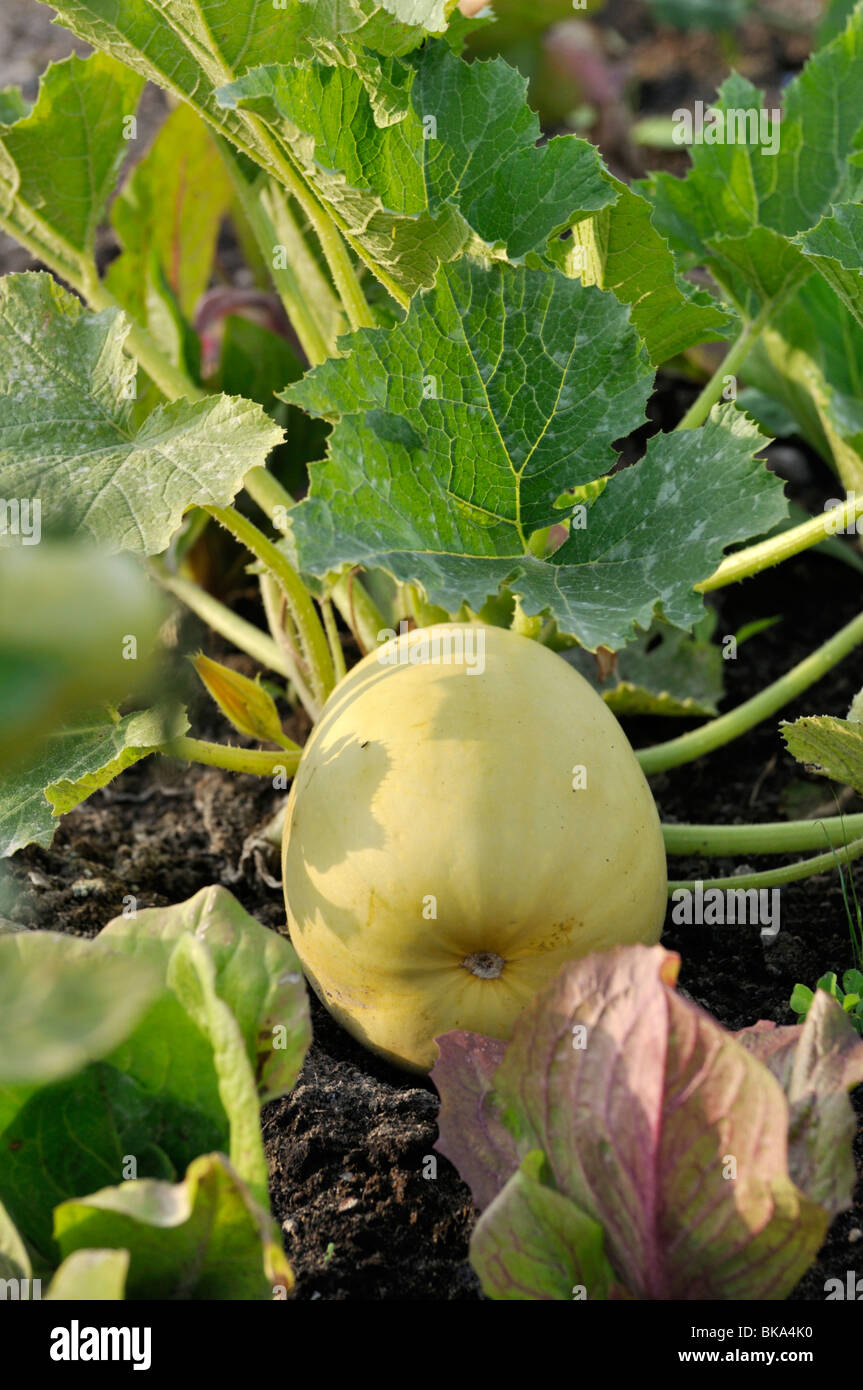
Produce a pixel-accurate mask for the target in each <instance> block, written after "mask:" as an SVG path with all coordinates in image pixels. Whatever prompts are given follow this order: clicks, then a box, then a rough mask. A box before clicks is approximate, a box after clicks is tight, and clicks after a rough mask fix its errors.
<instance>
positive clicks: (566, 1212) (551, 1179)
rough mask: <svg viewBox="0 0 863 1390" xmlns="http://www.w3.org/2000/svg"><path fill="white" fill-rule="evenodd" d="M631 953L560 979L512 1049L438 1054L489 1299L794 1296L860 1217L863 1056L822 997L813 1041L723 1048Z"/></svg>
mask: <svg viewBox="0 0 863 1390" xmlns="http://www.w3.org/2000/svg"><path fill="white" fill-rule="evenodd" d="M678 967H679V958H678V957H677V956H676V955H674V954H673V953H671V952H668V951H665V950H663V949H662V947H660V946H653V947H646V946H627V947H619V948H617V949H616V950H613V951H606V952H602V953H601V954H597V955H593V956H589V957H587V958H586V959H584V960H582V961H578V962H574V963H572V964H570V965H567V966H564V967H563V969H562V970H561V971H560V973H559V975H558V976H557V978H556V980H555V981H554V983H553V984H552V985H551V986H549V988H547V989H546V990H543V991H542V992H541V993H540V994H539V995H537V996H536V998H535V999H534V1001H533V1002H532V1004H531V1005H530V1006H529V1007H528V1009H527V1010H526V1011H525V1013H524V1014H523V1015H522V1018H521V1019H520V1020H519V1022H518V1024H517V1025H516V1029H515V1033H514V1036H513V1038H512V1041H511V1042H510V1043H509V1044H508V1045H505V1044H503V1043H500V1042H498V1041H496V1040H494V1039H490V1038H483V1037H481V1036H479V1035H477V1034H471V1033H463V1032H452V1033H447V1034H444V1035H443V1036H442V1037H441V1038H439V1039H438V1045H439V1049H440V1058H439V1061H438V1063H437V1065H436V1067H435V1069H434V1072H433V1074H432V1076H433V1080H434V1082H435V1084H436V1086H437V1088H438V1090H439V1092H440V1094H441V1102H442V1103H441V1112H440V1120H439V1124H440V1138H439V1140H438V1143H437V1147H438V1148H439V1149H440V1151H441V1152H442V1153H443V1154H445V1155H446V1156H447V1158H449V1159H450V1160H451V1161H452V1162H453V1163H454V1164H455V1166H456V1167H457V1168H458V1170H459V1172H460V1174H461V1176H462V1177H463V1178H464V1179H465V1181H466V1182H467V1183H468V1184H469V1185H470V1188H471V1191H472V1193H473V1196H474V1200H475V1202H476V1204H477V1206H479V1207H481V1208H482V1216H481V1217H480V1220H479V1222H478V1225H477V1227H476V1230H475V1232H474V1235H473V1238H472V1241H471V1259H472V1262H473V1264H474V1267H475V1268H476V1270H477V1272H478V1273H479V1276H480V1279H481V1281H482V1284H483V1288H484V1290H485V1292H486V1293H487V1294H488V1295H489V1296H490V1297H492V1298H496V1299H520V1300H524V1299H528V1300H531V1299H558V1300H559V1299H572V1298H576V1299H580V1298H589V1299H619V1298H637V1299H648V1300H653V1299H660V1300H666V1299H781V1298H784V1297H786V1296H787V1295H788V1293H789V1292H790V1291H791V1289H792V1288H793V1287H794V1285H795V1284H796V1283H797V1281H798V1280H799V1279H800V1278H801V1276H802V1275H803V1273H804V1272H805V1270H806V1269H807V1267H808V1266H809V1265H810V1264H811V1263H812V1261H813V1260H814V1258H815V1256H816V1254H817V1251H818V1248H819V1246H820V1245H821V1243H822V1241H823V1239H824V1236H825V1234H826V1232H827V1228H828V1226H829V1224H830V1221H831V1220H832V1218H833V1217H834V1216H835V1215H836V1214H837V1212H840V1211H843V1210H844V1209H846V1208H847V1207H849V1206H850V1205H851V1201H852V1194H853V1190H854V1182H855V1172H854V1161H853V1156H852V1151H851V1145H852V1141H853V1137H854V1127H855V1121H854V1113H853V1110H852V1108H851V1105H850V1102H849V1100H848V1098H847V1096H846V1094H845V1092H847V1091H848V1090H850V1089H851V1088H852V1087H853V1086H855V1085H857V1083H858V1082H860V1081H861V1080H863V1043H861V1042H860V1040H859V1039H858V1038H857V1037H856V1035H855V1033H854V1030H853V1028H852V1027H851V1024H850V1022H849V1020H848V1019H847V1017H846V1016H845V1015H844V1014H843V1012H842V1010H841V1009H840V1008H839V1007H838V1006H837V1005H836V1004H835V1003H834V1002H833V1000H831V999H830V998H829V997H828V995H827V994H826V993H824V992H823V991H819V992H818V994H817V995H816V998H815V1000H814V1001H813V1004H812V1007H811V1008H810V1010H809V1013H808V1015H807V1018H806V1021H805V1023H804V1024H803V1026H802V1028H797V1027H795V1026H791V1027H786V1028H781V1027H776V1026H775V1025H774V1024H771V1023H757V1024H755V1025H754V1027H752V1028H746V1029H744V1030H743V1031H742V1032H739V1033H729V1032H727V1031H726V1030H725V1029H724V1028H722V1027H721V1026H720V1025H719V1024H718V1023H717V1022H716V1021H715V1019H713V1018H711V1017H710V1015H709V1014H707V1013H705V1012H704V1010H703V1009H701V1008H700V1007H698V1006H697V1005H696V1004H694V1003H692V1002H690V1001H689V1000H688V999H686V998H684V997H683V996H682V995H681V994H679V993H678V992H677V990H676V988H675V983H676V979H677V971H678Z"/></svg>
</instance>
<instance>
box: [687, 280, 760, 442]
mask: <svg viewBox="0 0 863 1390" xmlns="http://www.w3.org/2000/svg"><path fill="white" fill-rule="evenodd" d="M775 308H776V305H775V304H774V303H772V302H771V303H770V304H765V306H764V308H763V309H762V310H761V312H760V313H758V314H757V315H756V316H755V318H754V319H752V320H751V321H750V322H749V323H747V324H746V325H745V327H744V328H743V331H742V332H741V334H740V336H739V337H738V339H737V341H736V342H735V343H734V344H733V346H732V347H731V349H730V350H729V352H728V353H726V355H725V357H724V358H723V359H722V361H721V362H720V364H719V366H718V367H717V368H716V371H715V372H714V373H713V376H712V377H711V378H710V380H709V381H708V382H707V385H706V386H705V387H704V389H703V390H702V391H701V393H700V394H699V395H698V396H697V397H696V399H695V400H694V401H693V402H692V405H691V406H690V407H689V409H688V410H687V412H686V414H685V415H684V416H683V419H682V420H680V422H679V423H678V425H677V426H676V428H677V429H679V430H694V429H697V428H698V426H699V425H703V424H704V421H705V420H706V419H707V417H708V415H709V414H710V412H711V410H712V409H713V407H714V406H715V405H716V402H717V401H718V400H720V399H721V398H722V392H723V390H724V389H725V378H726V377H729V376H736V375H737V373H738V371H739V370H740V368H741V367H742V366H743V363H744V361H745V360H746V358H747V356H748V355H749V351H750V349H751V348H752V347H753V345H754V344H755V342H756V341H757V339H758V336H759V334H760V333H761V332H762V330H763V329H764V328H765V327H766V325H767V322H768V320H769V318H770V315H771V314H772V313H773V311H774V309H775Z"/></svg>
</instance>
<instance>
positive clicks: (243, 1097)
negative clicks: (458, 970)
mask: <svg viewBox="0 0 863 1390" xmlns="http://www.w3.org/2000/svg"><path fill="white" fill-rule="evenodd" d="M309 1038H310V1028H309V1015H308V1002H307V999H306V993H305V988H304V985H303V982H302V975H301V974H300V970H299V964H298V962H297V959H296V956H295V955H294V953H293V951H292V949H291V947H290V945H289V944H288V942H287V941H285V940H284V939H283V938H281V937H279V936H277V935H276V934H275V933H273V932H270V931H267V930H266V929H265V928H264V927H262V926H260V925H259V923H257V922H256V921H255V920H254V919H253V918H251V917H249V916H248V914H247V913H246V912H244V911H243V909H242V908H241V907H240V905H239V903H238V902H237V901H236V900H235V899H234V898H233V897H232V896H231V894H230V893H228V892H227V891H226V890H225V889H223V888H207V889H203V890H202V891H201V892H200V893H198V894H196V896H195V897H194V898H191V899H190V900H189V901H188V902H186V903H180V904H179V905H178V906H176V907H172V908H164V909H162V908H153V909H148V910H145V911H141V912H139V913H137V915H136V916H134V917H118V918H116V919H115V920H114V921H113V922H109V923H108V925H107V926H106V927H105V928H104V929H103V931H102V932H101V933H100V934H99V936H97V937H96V938H95V939H94V940H93V941H86V940H82V939H80V938H78V937H72V936H62V935H59V934H57V933H55V932H42V931H39V932H17V933H16V932H13V933H11V934H6V935H2V936H0V1146H2V1150H3V1162H2V1164H0V1276H2V1277H3V1278H6V1279H33V1278H36V1279H40V1280H43V1281H46V1282H47V1281H48V1280H50V1283H48V1286H47V1296H48V1297H56V1298H75V1299H77V1298H92V1297H96V1296H98V1297H103V1298H124V1297H128V1298H159V1299H163V1298H174V1297H182V1298H188V1297H194V1298H241V1299H246V1298H255V1299H266V1298H271V1297H273V1289H274V1287H281V1288H282V1289H283V1290H284V1291H285V1292H287V1291H288V1290H289V1289H290V1288H291V1287H292V1285H293V1275H292V1273H291V1270H290V1267H289V1265H288V1264H287V1261H286V1260H285V1257H284V1254H283V1252H282V1246H281V1240H280V1238H279V1233H278V1230H277V1228H276V1227H275V1225H274V1223H273V1221H272V1218H271V1216H270V1210H269V1197H268V1193H267V1168H266V1162H265V1158H264V1151H263V1143H262V1140H261V1132H260V1122H259V1110H260V1107H261V1105H262V1104H264V1103H265V1102H266V1101H268V1100H273V1099H275V1098H276V1097H277V1096H280V1095H283V1094H284V1093H285V1092H286V1091H288V1090H290V1089H291V1087H292V1086H293V1084H294V1082H295V1081H296V1078H297V1075H298V1073H299V1069H300V1066H301V1065H302V1061H303V1058H304V1056H305V1052H306V1049H307V1047H308V1043H309ZM96 1290H101V1292H96Z"/></svg>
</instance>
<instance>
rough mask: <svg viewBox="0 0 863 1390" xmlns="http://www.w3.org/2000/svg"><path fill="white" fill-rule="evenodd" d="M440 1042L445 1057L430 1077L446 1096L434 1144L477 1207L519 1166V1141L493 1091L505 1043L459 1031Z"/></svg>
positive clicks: (498, 1189)
mask: <svg viewBox="0 0 863 1390" xmlns="http://www.w3.org/2000/svg"><path fill="white" fill-rule="evenodd" d="M435 1041H436V1042H437V1045H438V1052H439V1054H440V1056H439V1057H438V1060H437V1062H436V1063H435V1065H434V1068H433V1070H432V1074H431V1075H432V1080H433V1081H434V1084H435V1085H436V1086H437V1089H438V1091H439V1092H440V1095H441V1108H440V1115H439V1117H438V1128H439V1130H440V1138H439V1139H438V1141H437V1143H436V1144H435V1148H436V1149H437V1150H438V1152H439V1153H442V1154H443V1156H444V1158H448V1159H449V1160H450V1162H451V1163H452V1164H453V1165H454V1166H455V1167H456V1168H457V1169H458V1171H459V1174H460V1176H461V1178H462V1179H463V1181H464V1182H466V1183H467V1185H468V1187H469V1188H470V1190H471V1192H472V1193H473V1199H474V1201H475V1203H476V1205H477V1206H478V1207H485V1206H487V1205H488V1203H489V1202H490V1201H491V1200H492V1198H493V1197H495V1196H496V1195H497V1193H498V1192H499V1191H500V1189H501V1188H502V1187H503V1185H504V1183H505V1182H506V1180H507V1178H508V1177H509V1176H510V1174H511V1173H512V1172H514V1170H515V1169H516V1168H517V1167H518V1151H517V1149H516V1146H515V1140H514V1139H513V1137H512V1135H511V1134H510V1133H509V1131H508V1130H507V1129H506V1128H505V1126H504V1125H503V1123H502V1121H501V1119H500V1116H499V1115H498V1114H497V1113H496V1110H495V1105H494V1099H493V1097H492V1095H491V1082H492V1077H493V1076H494V1074H495V1072H496V1071H497V1069H498V1067H499V1066H500V1064H501V1062H502V1060H503V1054H504V1052H505V1051H506V1043H503V1042H499V1041H498V1039H497V1038H486V1037H483V1035H482V1034H481V1033H465V1032H462V1031H459V1030H455V1031H453V1032H452V1033H445V1034H444V1035H443V1037H440V1038H436V1039H435Z"/></svg>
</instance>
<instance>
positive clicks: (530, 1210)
mask: <svg viewBox="0 0 863 1390" xmlns="http://www.w3.org/2000/svg"><path fill="white" fill-rule="evenodd" d="M544 1168H545V1155H544V1154H543V1153H542V1152H541V1150H539V1149H534V1150H533V1151H532V1152H531V1153H529V1154H528V1155H527V1156H526V1158H524V1159H523V1161H522V1163H521V1164H520V1165H519V1167H518V1168H517V1169H516V1171H515V1172H514V1173H513V1175H512V1177H511V1178H510V1179H509V1181H508V1182H507V1183H506V1185H505V1187H504V1188H503V1190H502V1191H501V1192H499V1193H498V1195H497V1197H495V1199H494V1201H493V1202H492V1204H491V1206H490V1207H489V1209H488V1211H487V1212H485V1214H484V1215H483V1217H482V1218H481V1220H480V1222H479V1225H478V1226H477V1228H476V1232H475V1233H474V1237H473V1240H472V1241H471V1259H472V1261H473V1265H474V1268H475V1269H476V1271H477V1272H478V1274H479V1276H480V1279H481V1281H482V1286H483V1288H484V1290H485V1292H486V1293H487V1294H489V1295H490V1296H491V1297H492V1298H495V1299H510V1300H512V1299H518V1300H522V1301H524V1300H529V1301H531V1302H534V1301H540V1302H541V1301H548V1300H554V1301H557V1302H559V1301H560V1300H562V1299H578V1300H582V1299H594V1300H595V1299H607V1298H608V1296H609V1293H610V1291H611V1288H612V1285H613V1282H614V1276H613V1273H612V1270H611V1267H610V1265H609V1263H608V1261H607V1259H606V1258H605V1254H604V1251H603V1235H602V1227H601V1226H600V1225H599V1224H598V1223H597V1222H596V1221H593V1220H592V1219H591V1218H590V1217H589V1216H586V1215H585V1213H584V1212H583V1211H580V1210H579V1209H578V1207H577V1206H576V1205H575V1203H574V1202H570V1200H569V1198H568V1197H564V1196H563V1194H562V1193H561V1192H556V1191H555V1190H554V1188H553V1187H548V1186H547V1185H546V1183H544V1182H543V1181H542V1177H543V1169H544Z"/></svg>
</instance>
